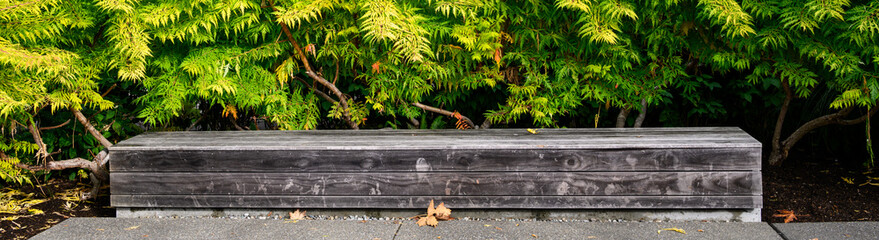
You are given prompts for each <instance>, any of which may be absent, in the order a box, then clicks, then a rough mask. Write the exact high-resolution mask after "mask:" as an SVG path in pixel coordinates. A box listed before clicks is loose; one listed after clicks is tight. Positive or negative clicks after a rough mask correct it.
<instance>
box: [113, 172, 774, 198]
mask: <svg viewBox="0 0 879 240" xmlns="http://www.w3.org/2000/svg"><path fill="white" fill-rule="evenodd" d="M111 178H112V179H113V184H114V187H113V188H112V190H111V191H112V194H122V195H321V196H371V195H395V196H436V195H444V196H554V195H560V196H564V195H589V196H605V195H663V196H684V195H760V194H761V193H762V192H763V190H762V186H761V181H760V180H761V176H760V173H759V172H500V173H498V172H469V173H458V172H445V173H381V174H377V173H222V174H218V173H112V174H111Z"/></svg>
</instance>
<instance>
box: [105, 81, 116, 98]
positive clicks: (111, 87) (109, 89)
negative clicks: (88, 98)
mask: <svg viewBox="0 0 879 240" xmlns="http://www.w3.org/2000/svg"><path fill="white" fill-rule="evenodd" d="M114 88H116V84H115V83H114V84H113V86H110V88H108V89H107V91H104V93H101V97H106V96H107V94H110V91H113V89H114Z"/></svg>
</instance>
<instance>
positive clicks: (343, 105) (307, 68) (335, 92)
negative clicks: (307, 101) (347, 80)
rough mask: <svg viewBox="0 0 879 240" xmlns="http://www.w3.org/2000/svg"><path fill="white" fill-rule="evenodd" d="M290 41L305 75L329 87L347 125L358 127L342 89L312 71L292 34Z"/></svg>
mask: <svg viewBox="0 0 879 240" xmlns="http://www.w3.org/2000/svg"><path fill="white" fill-rule="evenodd" d="M282 24H283V23H282ZM283 26H286V25H283ZM283 26H282V27H283ZM285 29H286V28H285ZM288 31H289V30H288ZM290 41H291V42H292V43H293V48H295V49H296V53H297V54H298V55H299V60H300V61H302V62H303V65H304V66H305V75H308V77H310V78H311V79H314V80H316V81H317V82H319V83H320V84H321V85H324V86H325V87H327V88H329V89H330V92H332V93H333V95H336V98H338V99H339V106H340V107H341V108H342V109H341V110H342V116H343V117H344V118H345V121H347V122H348V125H351V128H352V129H355V130H357V129H360V128H359V127H358V126H357V123H355V122H354V121H352V120H351V116H350V114H349V113H348V100H347V99H346V98H345V94H343V93H342V91H339V88H337V87H336V85H334V84H333V83H331V82H329V81H327V80H326V79H324V78H323V77H321V76H318V75H317V74H315V73H314V71H313V70H312V69H311V66H310V65H309V64H308V59H307V58H306V57H305V53H303V52H302V48H301V47H299V43H298V42H296V41H294V40H292V36H291V40H290Z"/></svg>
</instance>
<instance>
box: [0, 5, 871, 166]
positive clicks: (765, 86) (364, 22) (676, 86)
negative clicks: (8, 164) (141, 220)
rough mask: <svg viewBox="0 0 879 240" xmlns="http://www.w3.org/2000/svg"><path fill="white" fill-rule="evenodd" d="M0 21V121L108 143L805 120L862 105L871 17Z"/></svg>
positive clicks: (812, 9)
mask: <svg viewBox="0 0 879 240" xmlns="http://www.w3.org/2000/svg"><path fill="white" fill-rule="evenodd" d="M0 9H2V10H0V12H2V14H0V24H3V26H6V27H4V28H2V29H0V51H2V52H3V53H4V54H0V65H2V67H0V78H3V79H4V81H0V123H2V124H3V126H12V127H11V128H19V129H20V128H22V125H23V124H20V123H27V122H30V121H34V120H35V121H34V122H36V123H38V125H44V126H48V125H52V124H59V123H60V121H58V120H57V119H62V118H58V117H59V116H63V117H68V118H69V117H70V116H69V115H66V114H68V113H66V111H64V110H66V109H71V108H72V109H82V110H83V111H85V112H87V113H88V116H89V118H90V121H92V122H93V124H95V125H97V126H96V127H98V128H99V129H100V130H101V131H102V132H103V133H106V134H107V135H108V136H110V137H111V138H113V139H124V137H125V136H129V135H131V134H135V133H137V132H139V131H140V130H138V129H139V128H138V127H134V126H137V125H138V124H142V125H143V126H145V128H151V129H163V130H179V129H189V128H191V127H192V126H197V125H198V126H201V127H197V128H199V129H213V130H227V129H232V128H233V127H236V128H241V126H239V125H244V128H247V127H248V126H250V124H251V123H253V124H254V125H253V126H254V127H256V125H257V122H258V121H267V122H269V124H265V125H266V126H269V127H270V128H278V129H290V130H292V129H315V128H319V127H324V128H333V127H338V126H337V125H338V122H337V120H335V119H347V118H350V120H351V121H352V122H353V123H354V125H357V126H366V127H381V126H382V125H384V124H385V123H390V124H391V125H393V126H398V125H399V124H398V122H401V121H411V120H415V119H421V124H420V125H421V126H422V127H441V126H443V125H445V126H447V127H448V126H449V122H445V121H444V120H443V119H442V117H436V115H432V114H428V113H426V112H425V111H424V110H423V109H420V108H418V107H415V106H413V103H415V102H419V103H424V104H426V105H429V106H436V107H438V108H442V109H446V110H449V111H458V112H460V113H463V114H464V115H467V116H469V117H471V118H473V120H474V121H479V120H487V121H488V122H489V123H492V124H494V125H495V126H498V125H499V126H519V127H564V126H573V125H576V126H594V125H595V124H597V125H600V126H607V121H604V122H602V120H607V119H595V118H594V116H598V117H599V118H602V117H603V116H608V115H611V114H614V113H610V114H609V112H611V108H613V109H631V110H636V111H647V110H648V109H656V108H657V106H659V107H660V108H663V109H664V110H666V111H663V112H662V113H661V114H657V115H660V118H661V119H662V122H663V123H665V124H669V125H685V124H687V123H689V122H700V121H690V119H721V118H724V117H726V116H729V115H733V114H735V113H732V112H730V111H729V109H728V107H729V104H730V102H733V104H743V103H744V104H754V103H755V102H757V101H758V100H754V99H753V98H755V97H757V98H760V99H761V100H762V101H763V103H762V104H761V107H764V108H775V107H778V105H780V101H777V99H780V98H783V94H784V91H783V88H784V86H790V87H791V89H792V90H793V92H795V95H796V96H795V97H797V98H809V97H811V96H812V92H813V91H814V90H815V89H817V88H821V89H825V88H826V89H828V91H830V92H831V93H832V94H834V96H835V99H834V101H832V103H829V104H827V105H826V106H823V107H831V108H844V107H850V106H859V107H864V106H873V105H875V103H876V100H877V98H879V83H877V77H876V76H879V74H877V73H876V71H877V69H876V66H877V64H879V44H877V43H879V39H877V38H876V34H877V33H879V23H877V16H879V3H876V2H875V1H869V2H868V1H847V0H820V1H819V0H814V1H805V2H803V1H794V0H780V1H764V0H743V1H734V0H665V1H632V0H556V1H497V0H457V1H451V0H432V1H414V0H395V1H390V0H358V1H337V0H320V1H295V0H277V1H272V0H265V1H262V0H259V1H257V0H200V1H182V0H137V1H136V0H112V1H111V0H101V1H83V0H79V1H39V2H26V1H8V0H7V1H3V0H0ZM294 43H295V46H297V47H294ZM321 80H322V81H321ZM115 85H118V86H120V87H119V88H117V89H116V90H114V91H113V92H111V93H110V94H109V95H106V96H105V97H106V98H105V97H102V96H101V95H102V93H103V91H105V90H106V89H108V88H110V86H115ZM335 89H338V92H337V91H336V90H335ZM101 90H103V91H101ZM764 95H765V96H764ZM721 96H722V97H721ZM341 98H344V99H346V103H347V106H348V107H347V108H345V107H343V105H342V101H341ZM730 99H732V100H730ZM642 101H646V103H647V107H646V108H643V107H642V105H641V102H642ZM683 106H686V108H684V107H683ZM44 108H45V109H44ZM613 111H614V112H615V111H616V110H613ZM111 112H112V113H111ZM761 116H762V115H761ZM53 117H56V118H53ZM651 117H655V116H651ZM427 121H430V122H429V123H428V122H427ZM16 122H17V123H19V124H18V125H16V124H17V123H16ZM702 122H704V121H702ZM242 123H244V124H242ZM68 132H73V133H72V134H68ZM83 133H85V132H84V131H82V130H81V126H80V128H77V127H76V126H66V127H63V128H60V129H58V130H49V131H47V132H45V142H47V145H49V148H52V150H59V149H62V148H73V150H65V151H66V152H65V153H62V155H64V156H66V157H73V156H88V154H89V151H92V152H94V151H98V150H100V146H99V145H98V144H94V140H93V139H92V140H87V139H89V138H88V137H87V135H82V134H83ZM78 134H79V135H78ZM12 138H14V139H15V140H16V141H32V138H31V136H29V135H27V134H19V135H15V136H13V137H12ZM90 141H91V142H90ZM77 142H79V143H85V144H81V145H80V144H77ZM8 151H12V150H8ZM4 152H7V151H6V150H4ZM7 155H10V156H11V154H7ZM19 160H21V161H23V162H34V159H24V158H20V159H19Z"/></svg>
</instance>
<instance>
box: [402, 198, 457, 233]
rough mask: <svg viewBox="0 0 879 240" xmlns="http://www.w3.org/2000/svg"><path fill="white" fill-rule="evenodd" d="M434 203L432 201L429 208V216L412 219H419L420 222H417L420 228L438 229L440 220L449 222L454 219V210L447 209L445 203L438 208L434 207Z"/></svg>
mask: <svg viewBox="0 0 879 240" xmlns="http://www.w3.org/2000/svg"><path fill="white" fill-rule="evenodd" d="M434 203H435V202H434V201H433V200H430V206H428V207H427V214H425V215H423V216H422V215H419V216H415V217H412V219H415V218H418V221H417V222H415V223H416V224H418V226H425V225H428V226H432V227H436V225H437V223H438V222H439V221H440V220H442V221H448V220H452V219H454V218H453V217H452V209H449V208H447V207H446V205H445V203H440V204H439V206H437V207H434Z"/></svg>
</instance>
